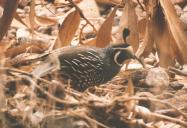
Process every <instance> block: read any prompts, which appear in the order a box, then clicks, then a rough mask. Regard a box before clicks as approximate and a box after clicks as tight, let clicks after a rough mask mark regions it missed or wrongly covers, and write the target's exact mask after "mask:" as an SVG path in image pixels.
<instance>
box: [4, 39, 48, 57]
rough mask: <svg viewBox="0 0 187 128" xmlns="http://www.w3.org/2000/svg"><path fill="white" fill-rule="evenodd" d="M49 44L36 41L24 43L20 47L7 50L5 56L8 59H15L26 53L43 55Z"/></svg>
mask: <svg viewBox="0 0 187 128" xmlns="http://www.w3.org/2000/svg"><path fill="white" fill-rule="evenodd" d="M48 47H49V46H48V44H47V43H44V42H41V41H36V42H34V41H33V42H32V43H24V44H22V45H20V46H18V47H15V48H9V49H7V50H6V52H5V55H6V57H10V58H12V57H15V56H16V55H18V54H21V53H25V52H32V53H42V52H44V51H45V50H47V49H48Z"/></svg>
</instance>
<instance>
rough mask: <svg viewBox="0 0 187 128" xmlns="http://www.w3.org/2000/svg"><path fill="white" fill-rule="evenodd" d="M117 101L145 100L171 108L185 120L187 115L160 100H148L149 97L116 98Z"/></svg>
mask: <svg viewBox="0 0 187 128" xmlns="http://www.w3.org/2000/svg"><path fill="white" fill-rule="evenodd" d="M119 99H120V100H119ZM118 100H119V101H123V102H127V101H130V100H145V101H153V102H159V103H162V104H165V105H167V106H169V107H171V108H173V109H174V110H175V111H176V112H178V113H180V114H181V115H182V116H184V117H185V118H186V119H187V114H185V113H183V112H182V111H181V110H179V109H178V108H177V107H175V106H173V105H172V104H170V103H168V102H165V101H162V100H158V99H154V98H150V97H136V96H134V97H128V98H126V97H123V96H121V97H118V98H116V99H115V101H118ZM115 101H114V102H115Z"/></svg>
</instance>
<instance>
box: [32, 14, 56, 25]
mask: <svg viewBox="0 0 187 128" xmlns="http://www.w3.org/2000/svg"><path fill="white" fill-rule="evenodd" d="M34 20H35V23H36V24H37V25H39V26H50V25H55V24H57V23H58V22H57V20H55V19H52V18H48V17H44V16H36V17H35V18H34Z"/></svg>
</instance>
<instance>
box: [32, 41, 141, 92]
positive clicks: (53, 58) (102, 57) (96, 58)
mask: <svg viewBox="0 0 187 128" xmlns="http://www.w3.org/2000/svg"><path fill="white" fill-rule="evenodd" d="M136 58H137V57H136V56H135V54H134V53H133V48H132V46H130V45H129V44H127V43H119V44H113V45H109V46H107V47H105V48H97V47H94V46H66V47H63V48H60V49H56V50H54V51H53V52H52V53H49V54H47V59H46V61H44V62H43V64H41V65H39V66H38V67H37V68H36V69H35V70H34V71H33V72H32V73H33V74H34V75H37V76H39V77H42V76H44V75H46V74H48V73H50V72H54V71H57V72H58V74H59V76H60V77H62V78H63V80H65V83H67V82H68V81H70V85H71V87H72V88H73V89H75V90H78V91H85V90H86V89H87V88H89V87H91V86H96V85H101V84H104V83H107V82H108V81H110V80H111V79H112V78H113V77H115V76H116V75H117V74H118V73H119V71H120V69H121V68H122V66H123V65H124V63H125V61H126V60H128V59H136Z"/></svg>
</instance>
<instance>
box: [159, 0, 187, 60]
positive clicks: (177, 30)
mask: <svg viewBox="0 0 187 128" xmlns="http://www.w3.org/2000/svg"><path fill="white" fill-rule="evenodd" d="M160 4H161V7H162V8H163V11H164V14H165V17H166V20H167V23H168V25H169V29H170V31H171V34H172V36H173V37H174V39H175V41H176V45H177V47H178V49H179V53H178V54H179V55H180V58H181V59H182V60H179V61H182V62H180V63H187V43H186V42H187V36H186V35H185V33H184V29H183V26H182V23H181V21H180V20H179V18H178V16H177V13H176V10H175V8H174V6H173V5H172V3H171V1H170V0H160ZM176 59H177V58H176Z"/></svg>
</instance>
